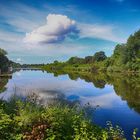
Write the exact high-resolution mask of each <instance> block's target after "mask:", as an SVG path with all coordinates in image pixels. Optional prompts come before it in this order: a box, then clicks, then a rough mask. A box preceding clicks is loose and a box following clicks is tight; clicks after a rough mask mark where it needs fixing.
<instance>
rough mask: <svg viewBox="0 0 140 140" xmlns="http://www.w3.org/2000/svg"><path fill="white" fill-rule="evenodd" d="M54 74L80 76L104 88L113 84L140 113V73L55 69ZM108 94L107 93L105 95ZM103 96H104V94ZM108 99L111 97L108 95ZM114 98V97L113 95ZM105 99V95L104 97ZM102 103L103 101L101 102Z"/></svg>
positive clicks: (73, 78) (117, 92)
mask: <svg viewBox="0 0 140 140" xmlns="http://www.w3.org/2000/svg"><path fill="white" fill-rule="evenodd" d="M53 73H54V76H58V75H63V74H68V76H69V78H70V79H72V80H77V79H78V78H80V79H83V80H85V81H86V82H92V83H93V85H94V86H95V87H96V88H100V89H103V88H105V85H106V84H109V85H113V88H114V91H115V93H116V94H117V95H119V96H120V97H121V99H122V100H125V101H127V104H128V106H129V107H130V108H132V109H134V110H135V111H136V112H138V113H140V76H139V75H124V74H117V73H113V74H109V73H108V74H107V73H78V72H76V73H73V72H63V71H57V72H55V71H53ZM105 96H106V95H105ZM102 97H103V96H102ZM107 98H108V99H109V98H110V97H107ZM111 98H112V99H113V97H111ZM94 99H95V98H94ZM103 99H105V97H103ZM96 101H97V99H96ZM100 104H101V103H100Z"/></svg>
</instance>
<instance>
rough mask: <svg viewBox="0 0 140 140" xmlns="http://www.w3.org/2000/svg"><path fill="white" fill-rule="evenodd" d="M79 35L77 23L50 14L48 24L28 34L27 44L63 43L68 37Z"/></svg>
mask: <svg viewBox="0 0 140 140" xmlns="http://www.w3.org/2000/svg"><path fill="white" fill-rule="evenodd" d="M75 33H78V30H77V27H76V22H75V21H74V20H71V19H69V18H68V17H67V16H65V15H58V14H49V15H48V16H47V18H46V24H45V25H43V26H41V27H39V28H37V29H35V30H33V31H32V32H31V33H26V36H25V38H24V42H27V43H56V42H59V41H63V40H64V39H65V38H66V37H67V36H68V35H70V34H75Z"/></svg>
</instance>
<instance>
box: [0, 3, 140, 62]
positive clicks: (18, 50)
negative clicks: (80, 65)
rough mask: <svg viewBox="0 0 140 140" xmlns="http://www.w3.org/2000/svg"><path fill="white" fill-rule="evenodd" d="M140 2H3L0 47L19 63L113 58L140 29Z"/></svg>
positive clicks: (1, 7) (0, 21) (1, 4)
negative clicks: (118, 47) (100, 55)
mask: <svg viewBox="0 0 140 140" xmlns="http://www.w3.org/2000/svg"><path fill="white" fill-rule="evenodd" d="M139 15H140V1H139V0H0V48H3V49H5V50H6V51H7V52H8V57H9V59H11V60H13V61H15V62H19V63H29V64H31V63H50V62H53V61H54V60H59V61H65V60H67V59H69V58H70V57H71V56H78V57H85V56H88V55H93V54H94V53H95V52H97V51H104V52H105V53H106V55H107V56H110V55H111V54H112V53H113V50H114V47H115V45H116V44H118V43H125V42H126V41H127V38H128V37H129V35H130V34H132V33H134V32H135V31H137V30H139V29H140V16H139Z"/></svg>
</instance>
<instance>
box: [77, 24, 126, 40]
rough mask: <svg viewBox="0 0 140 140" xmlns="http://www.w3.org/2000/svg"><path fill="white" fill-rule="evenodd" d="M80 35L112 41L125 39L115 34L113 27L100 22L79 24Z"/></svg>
mask: <svg viewBox="0 0 140 140" xmlns="http://www.w3.org/2000/svg"><path fill="white" fill-rule="evenodd" d="M79 29H80V36H81V37H89V38H99V39H103V40H108V41H112V42H124V41H125V40H124V39H122V38H119V37H117V36H116V34H115V32H114V30H115V29H114V27H113V26H110V25H100V24H79Z"/></svg>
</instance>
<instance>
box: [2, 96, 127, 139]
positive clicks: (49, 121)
mask: <svg viewBox="0 0 140 140" xmlns="http://www.w3.org/2000/svg"><path fill="white" fill-rule="evenodd" d="M32 97H33V99H31V98H29V97H27V99H25V100H24V101H23V100H21V99H19V98H17V97H14V98H12V99H11V100H9V102H6V101H2V100H1V101H0V139H3V140H6V139H8V140H20V139H29V138H32V139H37V138H38V139H44V140H45V139H46V140H50V139H51V140H58V139H62V140H63V139H66V140H80V139H84V140H94V139H95V140H96V139H99V140H110V139H117V138H119V139H123V137H124V135H123V131H121V129H120V128H118V127H113V126H112V125H111V126H107V127H106V128H104V129H103V128H100V127H99V126H97V125H95V124H94V123H91V122H90V120H89V119H87V118H86V117H85V111H84V109H83V108H81V107H80V106H69V105H60V104H59V105H53V106H52V105H50V106H47V107H45V106H42V105H40V104H38V101H37V98H36V97H35V98H34V96H32Z"/></svg>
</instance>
